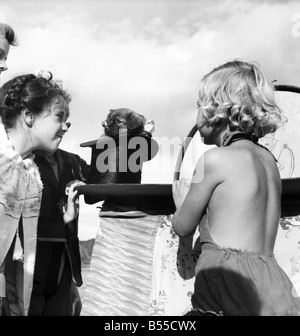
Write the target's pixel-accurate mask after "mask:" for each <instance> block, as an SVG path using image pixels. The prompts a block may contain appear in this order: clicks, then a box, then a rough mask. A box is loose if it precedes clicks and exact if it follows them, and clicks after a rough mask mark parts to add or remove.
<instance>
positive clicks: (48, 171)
mask: <svg viewBox="0 0 300 336" xmlns="http://www.w3.org/2000/svg"><path fill="white" fill-rule="evenodd" d="M54 155H55V157H56V161H57V163H58V175H59V181H58V180H57V179H56V176H55V174H54V172H53V170H52V168H51V166H50V164H49V163H48V161H47V160H46V159H45V158H44V157H41V156H38V155H36V157H35V162H36V164H37V165H38V167H39V170H40V174H41V179H42V182H43V185H44V189H43V195H42V204H41V210H40V216H39V221H38V233H37V238H38V240H42V241H56V242H65V243H66V249H67V254H68V256H69V261H70V265H71V269H72V278H73V281H74V283H75V284H76V285H77V286H81V285H82V276H81V258H80V250H79V239H78V218H77V219H76V220H74V221H72V222H71V223H69V224H68V225H65V224H64V221H63V212H62V204H63V203H64V201H66V199H67V195H66V194H65V188H66V185H67V183H68V182H70V181H73V180H81V181H84V182H85V181H86V180H87V178H88V175H89V165H88V164H87V163H86V162H85V161H84V160H83V159H81V158H80V156H78V155H76V154H73V153H69V152H66V151H63V150H61V149H58V150H57V152H56V153H55V154H54Z"/></svg>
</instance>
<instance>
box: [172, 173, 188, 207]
mask: <svg viewBox="0 0 300 336" xmlns="http://www.w3.org/2000/svg"><path fill="white" fill-rule="evenodd" d="M191 181H192V180H191V179H190V178H182V179H180V180H179V181H175V182H174V183H173V186H172V192H173V200H174V203H175V206H176V209H177V210H178V209H180V208H181V206H182V204H183V201H184V200H185V198H186V195H187V193H188V191H189V189H190V186H191Z"/></svg>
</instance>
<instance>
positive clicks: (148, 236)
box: [77, 85, 300, 316]
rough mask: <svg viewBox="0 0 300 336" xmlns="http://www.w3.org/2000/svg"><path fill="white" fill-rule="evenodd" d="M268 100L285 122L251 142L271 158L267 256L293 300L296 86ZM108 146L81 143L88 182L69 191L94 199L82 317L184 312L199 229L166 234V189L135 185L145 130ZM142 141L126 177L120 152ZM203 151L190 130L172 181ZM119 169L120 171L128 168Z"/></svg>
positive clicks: (154, 148)
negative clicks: (278, 195) (277, 186)
mask: <svg viewBox="0 0 300 336" xmlns="http://www.w3.org/2000/svg"><path fill="white" fill-rule="evenodd" d="M276 97H277V100H278V105H279V106H280V107H281V109H282V111H283V113H284V114H285V115H286V116H287V118H288V121H287V123H286V124H285V125H284V126H283V127H281V128H280V129H279V130H278V131H277V132H276V133H274V134H272V135H271V136H270V135H268V136H266V137H265V138H262V139H260V141H259V142H260V143H261V144H262V145H264V146H266V147H267V148H268V149H269V150H270V151H271V152H272V153H273V155H274V156H275V158H276V159H277V161H278V163H277V164H278V168H279V171H280V175H281V178H282V186H283V190H282V217H281V220H280V225H279V229H278V234H277V238H276V243H275V249H274V254H275V258H276V260H277V261H278V263H279V264H280V266H281V267H282V268H283V269H284V271H285V272H286V274H287V275H288V276H289V278H290V279H291V281H292V283H293V285H294V287H295V295H296V292H298V293H300V150H299V148H298V147H299V143H300V132H299V127H300V87H295V86H290V85H277V86H276ZM132 139H134V140H133V143H131V144H130V142H131V140H132ZM110 141H111V139H109V137H108V138H107V137H106V138H105V137H104V138H103V137H100V138H99V139H98V141H97V140H94V141H88V142H86V143H84V144H82V145H81V146H82V147H87V148H88V149H90V150H91V166H92V174H91V179H90V181H88V182H89V183H88V184H87V185H85V186H80V187H77V189H78V191H79V193H80V194H83V195H84V198H85V202H86V203H88V204H95V203H97V202H100V201H102V206H101V208H100V210H99V229H98V232H97V235H96V239H95V243H94V247H93V251H92V257H91V263H90V269H89V274H88V278H87V282H86V287H85V292H84V296H83V307H82V315H84V316H181V315H184V314H185V313H186V312H188V311H189V310H190V309H191V295H192V293H193V289H194V268H195V265H196V262H197V259H198V256H199V254H200V243H199V232H198V230H197V231H196V232H195V234H194V235H193V236H190V237H185V238H181V237H179V236H178V235H177V234H175V232H174V231H173V230H172V225H171V218H172V214H173V213H174V210H175V208H174V203H173V198H172V184H155V183H151V184H148V183H141V170H142V168H143V164H144V163H145V162H147V161H150V160H152V159H153V158H154V157H155V156H156V155H157V153H158V152H159V150H160V147H159V144H158V143H157V142H156V141H155V140H154V139H153V138H152V134H151V132H148V131H146V130H145V129H144V130H142V131H141V130H140V131H139V132H133V133H132V134H129V133H128V137H127V138H126V140H124V139H122V136H121V138H120V137H119V138H118V139H114V144H116V146H114V144H113V145H110ZM144 141H145V142H144ZM143 143H147V145H148V146H147V148H148V150H147V151H146V153H145V152H143V153H141V152H140V153H139V157H140V158H141V159H140V160H139V161H138V167H137V168H138V169H135V171H134V172H133V173H132V172H131V173H130V174H129V175H128V174H127V172H126V169H125V170H122V171H121V169H120V166H121V165H123V166H124V165H125V163H124V162H122V158H121V157H122V155H123V154H122V153H123V152H127V154H128V152H129V154H130V155H133V158H134V159H136V157H135V156H134V155H135V153H136V151H137V150H138V149H140V148H142V146H143ZM199 144H200V147H199ZM210 147H211V146H206V145H204V144H202V143H201V139H200V136H199V134H198V132H197V127H196V125H194V126H193V127H192V128H191V130H190V132H189V134H187V137H186V138H185V141H184V142H183V144H182V146H181V149H180V152H179V154H178V157H177V161H176V164H175V165H174V180H178V179H180V178H181V177H186V176H187V175H189V174H190V176H191V174H192V172H193V168H194V166H195V163H196V162H197V159H198V158H199V157H200V155H202V154H203V152H205V151H206V150H208V149H209V148H210ZM199 148H200V149H199ZM108 149H109V153H112V154H109V155H106V161H105V160H104V159H103V157H102V159H103V160H102V161H103V162H102V161H101V159H99V158H101V155H103V154H104V151H107V150H108ZM201 151H202V152H201ZM107 153H108V152H106V154H107ZM110 155H112V156H113V157H114V158H117V160H114V159H112V160H110V161H111V162H113V164H114V167H115V168H117V169H116V170H114V172H113V173H111V172H110V173H108V176H105V174H106V173H105V172H104V173H103V172H101V170H102V169H103V167H101V162H102V164H103V165H104V166H105V167H106V168H107V167H109V163H108V161H109V160H108V157H109V156H110ZM130 155H127V158H128V157H130ZM124 157H125V156H124ZM195 158H196V159H195ZM126 165H127V166H126V167H127V168H128V167H129V163H128V162H127V163H126ZM131 168H132V167H131ZM131 171H132V170H131ZM205 219H206V218H205V217H204V218H203V219H202V220H205ZM299 299H300V298H299Z"/></svg>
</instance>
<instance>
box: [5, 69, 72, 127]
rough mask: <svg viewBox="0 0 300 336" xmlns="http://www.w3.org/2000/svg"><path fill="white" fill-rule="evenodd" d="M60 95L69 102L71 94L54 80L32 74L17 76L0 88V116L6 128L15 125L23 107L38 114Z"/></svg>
mask: <svg viewBox="0 0 300 336" xmlns="http://www.w3.org/2000/svg"><path fill="white" fill-rule="evenodd" d="M57 96H62V97H63V99H64V100H65V101H66V102H67V103H69V102H70V101H71V96H70V95H69V93H68V92H67V91H65V90H63V89H61V88H60V86H59V85H58V84H56V82H55V81H50V80H48V79H46V78H43V77H36V76H35V75H33V74H27V75H22V76H17V77H15V78H13V79H11V80H9V81H8V82H6V83H5V84H4V85H3V86H2V87H1V88H0V116H1V119H2V123H3V124H4V126H5V128H6V129H11V128H13V127H14V126H15V124H16V120H17V118H18V117H19V115H20V114H21V112H22V111H23V110H24V109H27V110H28V111H30V112H31V113H33V114H34V115H39V114H40V113H41V112H42V111H43V110H44V109H45V108H47V106H48V105H49V104H50V103H51V101H52V100H53V98H55V97H57Z"/></svg>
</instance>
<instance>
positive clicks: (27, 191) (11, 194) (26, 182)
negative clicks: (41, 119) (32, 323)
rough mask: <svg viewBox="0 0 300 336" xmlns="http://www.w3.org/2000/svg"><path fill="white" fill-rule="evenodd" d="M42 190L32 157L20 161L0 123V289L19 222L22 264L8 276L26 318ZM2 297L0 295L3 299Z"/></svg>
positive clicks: (19, 307)
mask: <svg viewBox="0 0 300 336" xmlns="http://www.w3.org/2000/svg"><path fill="white" fill-rule="evenodd" d="M42 189H43V186H42V182H41V180H40V175H39V170H38V168H37V166H36V165H35V163H34V162H33V156H29V157H27V158H26V159H24V160H23V159H22V158H21V156H20V155H19V153H18V152H17V151H15V150H14V149H13V147H12V145H11V143H10V141H9V140H8V138H7V135H6V132H5V130H4V127H3V125H2V124H0V270H1V273H2V275H1V277H0V281H1V282H2V283H0V288H2V290H4V285H3V282H4V281H5V280H4V279H5V278H4V273H7V269H6V263H7V254H8V251H9V249H10V247H11V245H12V243H13V241H14V239H15V236H16V232H17V229H18V226H19V222H20V219H22V232H23V237H24V243H23V248H24V259H23V264H22V263H21V262H19V261H15V263H18V264H20V265H21V267H20V265H15V267H13V268H12V269H13V270H14V271H15V272H16V276H17V277H18V278H19V279H15V276H12V275H11V274H10V278H11V279H14V280H15V282H16V290H17V293H15V294H16V300H14V302H17V306H18V307H16V308H15V310H16V311H18V313H20V314H21V315H27V312H28V308H29V301H30V296H31V290H32V277H33V271H34V263H35V249H36V232H37V220H38V215H39V210H40V203H41V197H42ZM20 272H22V273H23V272H24V274H21V273H20ZM20 279H21V280H20ZM4 294H5V293H2V297H4ZM0 301H1V298H0ZM12 306H14V305H12ZM13 309H14V308H13ZM0 314H1V312H0Z"/></svg>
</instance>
